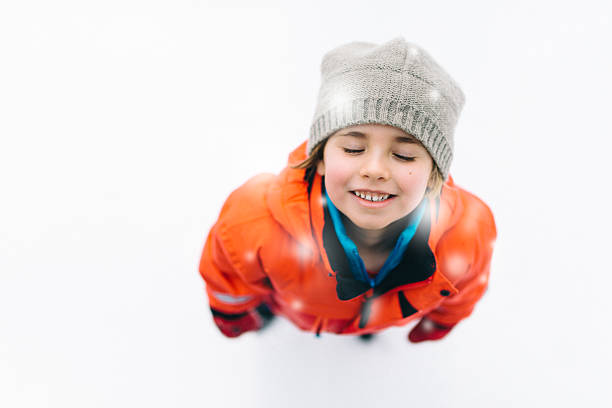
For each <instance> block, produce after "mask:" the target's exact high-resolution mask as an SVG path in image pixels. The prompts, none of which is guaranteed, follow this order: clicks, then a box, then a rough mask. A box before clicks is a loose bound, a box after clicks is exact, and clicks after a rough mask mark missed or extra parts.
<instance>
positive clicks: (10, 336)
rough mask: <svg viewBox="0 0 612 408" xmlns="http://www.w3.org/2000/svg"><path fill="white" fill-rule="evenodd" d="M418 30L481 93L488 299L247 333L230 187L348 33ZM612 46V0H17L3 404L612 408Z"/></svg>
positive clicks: (4, 72)
mask: <svg viewBox="0 0 612 408" xmlns="http://www.w3.org/2000/svg"><path fill="white" fill-rule="evenodd" d="M398 35H402V36H404V37H405V38H406V39H407V40H408V41H413V42H416V43H417V44H419V45H421V46H422V47H424V48H425V49H426V50H428V51H429V53H430V54H431V55H433V56H434V58H435V59H436V60H437V61H438V62H439V63H440V64H441V65H442V66H443V67H445V68H446V69H447V71H448V72H450V73H451V75H452V76H453V77H454V78H455V79H456V80H457V81H458V82H459V84H460V85H461V86H462V88H463V90H464V92H465V94H466V96H467V100H466V105H465V108H464V110H463V114H462V117H461V119H460V122H459V125H458V127H457V130H456V156H455V161H454V163H453V167H452V174H453V176H454V178H455V181H456V182H457V184H459V185H461V186H463V187H465V188H467V189H468V190H470V191H473V192H474V193H476V194H477V195H479V196H480V197H481V198H482V199H484V200H485V201H486V202H487V203H488V204H489V205H490V207H491V208H492V210H493V212H494V214H495V217H496V221H497V227H498V234H499V235H498V240H497V242H496V248H495V252H494V258H493V265H492V272H491V280H490V286H489V290H488V292H487V293H486V294H485V296H484V297H483V299H482V300H481V302H480V303H479V304H478V305H477V307H476V309H475V311H474V313H473V314H472V316H471V317H470V318H469V319H467V320H465V321H464V322H462V323H461V324H460V325H458V326H457V327H456V328H455V330H454V331H453V332H452V333H451V334H450V335H449V336H448V337H447V338H446V339H444V340H442V341H439V342H427V343H421V344H416V345H415V344H411V343H408V342H407V341H406V334H407V332H408V331H409V329H410V327H411V326H410V327H404V328H395V329H391V330H388V331H386V332H384V333H383V334H380V335H379V336H377V338H375V339H374V340H373V341H372V342H370V343H362V342H360V341H359V340H357V339H355V338H353V337H341V336H334V335H330V334H323V335H322V336H321V337H320V338H315V337H314V335H312V334H309V333H304V332H300V331H298V330H297V329H296V328H294V327H293V326H292V325H290V324H289V323H287V322H286V321H284V320H281V319H277V320H276V321H275V322H274V323H273V324H272V325H271V326H270V327H269V328H268V329H267V330H265V331H263V332H261V333H250V334H245V335H243V336H242V337H239V338H237V339H235V340H230V339H226V338H224V337H223V336H222V335H221V334H220V333H219V332H218V330H217V329H216V328H215V327H214V325H213V322H212V320H211V317H210V313H209V310H208V305H207V301H206V297H205V293H204V284H203V281H202V280H201V278H200V276H199V274H198V272H197V266H198V261H199V257H200V252H201V250H202V247H203V245H204V240H205V237H206V233H207V232H208V229H209V228H210V227H211V225H212V224H213V222H214V221H215V219H216V217H217V215H218V212H219V210H220V208H221V205H222V203H223V201H224V200H225V198H226V197H227V195H228V194H229V193H230V192H231V191H232V190H233V189H235V188H237V187H238V186H239V185H240V184H242V183H243V182H244V181H246V180H247V179H248V178H250V177H251V176H253V175H255V174H257V173H260V172H272V173H277V172H279V171H280V170H281V169H282V167H283V166H284V165H285V163H286V160H287V156H288V154H289V152H290V151H291V150H292V149H293V148H295V147H296V146H297V145H299V144H300V143H301V142H302V141H303V140H305V138H306V137H307V135H308V129H309V126H310V121H311V119H312V115H313V113H314V107H315V101H316V96H317V92H318V87H319V64H320V60H321V57H322V56H323V54H324V53H325V52H326V51H328V50H330V49H331V48H333V47H335V46H337V45H340V44H342V43H345V42H349V41H355V40H363V41H371V42H378V43H382V42H385V41H388V40H390V39H392V38H394V37H396V36H398ZM611 39H612V6H610V5H609V2H606V1H600V2H595V1H587V0H585V1H580V2H562V1H561V2H553V1H539V2H538V1H519V0H513V1H505V2H493V1H446V2H444V1H418V2H417V1H382V0H380V1H376V2H374V1H361V0H352V1H303V2H285V1H241V2H238V1H229V0H227V1H222V0H219V1H198V0H191V1H179V0H173V1H151V0H147V1H144V0H143V1H133V0H120V1H98V2H94V1H65V0H62V1H59V0H58V1H50V2H45V1H27V0H22V1H17V0H15V1H3V2H2V3H1V5H0V138H1V139H0V141H1V144H0V251H1V252H0V406H1V407H11V408H12V407H58V408H67V407H135V406H146V407H181V408H182V407H266V408H271V407H287V406H290V407H313V406H314V407H332V406H333V407H344V406H351V407H382V406H421V407H451V406H452V407H540V406H552V407H575V406H585V407H608V406H610V405H609V404H610V400H609V398H610V397H609V387H610V384H611V383H612V375H611V373H610V370H611V369H610V367H612V352H611V350H610V344H612V329H611V328H610V325H611V323H612V319H611V317H610V315H611V312H612V308H611V306H610V303H611V302H610V298H611V296H612V295H611V293H612V277H611V276H612V268H611V267H610V255H611V252H610V249H609V244H610V241H611V240H610V229H611V228H612V222H611V220H610V219H611V217H610V207H611V204H612V203H611V200H610V193H609V189H610V187H609V186H610V182H609V180H608V177H607V174H608V172H609V170H610V156H611V152H610V148H611V147H612V144H611V143H610V137H611V135H612V126H611V120H610V118H611V113H610V111H611V105H612V104H611V98H610V95H611V94H612V79H611V78H610V76H611V74H612V51H611V50H612V45H611V44H612V40H611Z"/></svg>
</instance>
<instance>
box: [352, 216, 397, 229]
mask: <svg viewBox="0 0 612 408" xmlns="http://www.w3.org/2000/svg"><path fill="white" fill-rule="evenodd" d="M351 221H352V222H353V224H355V225H356V226H358V227H359V228H361V229H365V230H372V231H376V230H381V229H383V228H385V227H386V226H387V225H389V224H390V223H389V222H367V221H365V222H364V221H357V222H355V221H354V220H353V219H351Z"/></svg>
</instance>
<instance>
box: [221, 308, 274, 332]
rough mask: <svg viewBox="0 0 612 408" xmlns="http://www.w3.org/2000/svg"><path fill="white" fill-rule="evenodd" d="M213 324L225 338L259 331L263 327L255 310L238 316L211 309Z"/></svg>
mask: <svg viewBox="0 0 612 408" xmlns="http://www.w3.org/2000/svg"><path fill="white" fill-rule="evenodd" d="M211 310H212V313H213V319H214V321H215V324H216V325H217V327H218V328H219V330H221V333H223V334H224V335H225V336H227V337H238V336H240V335H241V334H242V333H246V332H248V331H255V330H259V329H261V328H262V327H263V325H264V320H263V318H262V317H261V316H260V315H259V313H258V312H257V311H256V310H249V311H247V312H245V313H240V314H235V315H231V314H225V313H220V312H218V311H216V310H214V309H211Z"/></svg>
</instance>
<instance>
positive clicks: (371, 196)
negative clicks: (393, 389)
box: [351, 191, 395, 203]
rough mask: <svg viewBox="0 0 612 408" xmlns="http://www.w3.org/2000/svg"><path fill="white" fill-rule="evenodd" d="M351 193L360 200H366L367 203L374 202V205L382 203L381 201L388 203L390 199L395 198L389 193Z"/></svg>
mask: <svg viewBox="0 0 612 408" xmlns="http://www.w3.org/2000/svg"><path fill="white" fill-rule="evenodd" d="M351 193H353V194H354V195H356V196H357V197H359V198H362V199H364V200H367V201H372V202H374V203H377V202H381V201H386V200H388V199H390V198H393V197H395V195H394V194H387V193H384V194H382V193H369V192H367V193H366V192H362V191H351Z"/></svg>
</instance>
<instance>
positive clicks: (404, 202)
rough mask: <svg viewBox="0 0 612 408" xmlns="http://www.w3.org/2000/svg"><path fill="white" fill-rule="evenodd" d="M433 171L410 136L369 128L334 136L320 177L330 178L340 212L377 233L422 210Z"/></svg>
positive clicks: (377, 126)
mask: <svg viewBox="0 0 612 408" xmlns="http://www.w3.org/2000/svg"><path fill="white" fill-rule="evenodd" d="M432 167H433V160H432V159H431V156H430V155H429V153H428V152H427V150H426V149H425V148H424V147H423V146H422V145H421V143H420V142H418V141H417V140H416V139H415V138H414V137H412V136H410V135H409V134H408V133H406V132H404V131H403V130H401V129H398V128H396V127H393V126H389V125H380V124H365V125H355V126H349V127H346V128H343V129H340V130H339V131H337V132H336V133H334V134H333V135H332V136H331V137H330V138H329V140H328V141H327V144H326V145H325V148H324V150H323V160H322V161H321V162H319V164H318V165H317V172H318V173H319V174H320V175H322V176H325V189H326V190H327V194H328V195H329V198H330V199H331V200H332V202H333V203H334V205H335V206H336V207H337V208H338V210H339V211H341V212H342V213H343V214H344V215H346V216H347V217H348V218H349V219H350V220H351V221H352V222H353V223H354V224H355V225H357V226H358V227H360V228H363V229H368V230H378V229H382V228H384V227H386V226H387V225H389V224H391V223H392V222H394V221H397V220H399V219H400V218H402V217H405V216H406V215H408V214H409V213H410V212H412V210H414V209H415V208H416V207H417V205H418V204H419V203H420V202H421V200H422V199H423V196H424V195H425V190H426V188H427V182H428V180H429V175H430V173H431V170H432ZM356 192H358V193H360V194H361V195H365V194H369V197H367V196H366V197H365V198H361V197H359V196H358V195H357V194H355V193H356ZM375 193H377V194H375ZM373 200H379V201H373Z"/></svg>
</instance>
